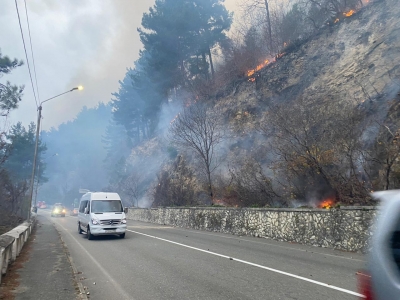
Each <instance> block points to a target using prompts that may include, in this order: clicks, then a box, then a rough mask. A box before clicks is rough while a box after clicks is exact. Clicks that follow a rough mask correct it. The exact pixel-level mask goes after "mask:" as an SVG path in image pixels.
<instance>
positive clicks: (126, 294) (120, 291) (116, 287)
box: [57, 222, 133, 299]
mask: <svg viewBox="0 0 400 300" xmlns="http://www.w3.org/2000/svg"><path fill="white" fill-rule="evenodd" d="M57 225H59V226H60V227H61V228H62V229H63V230H64V231H65V232H66V233H68V234H69V236H70V237H71V238H72V239H73V240H74V241H75V242H76V244H77V245H79V247H81V249H82V250H83V252H85V253H86V254H87V256H89V257H90V259H91V260H92V261H93V262H94V264H95V265H96V266H97V267H98V268H99V269H100V271H101V272H102V273H103V274H104V276H105V277H107V278H108V280H109V281H110V282H111V283H112V284H113V285H114V287H115V289H116V290H117V291H118V292H119V293H120V294H121V296H122V299H133V298H132V295H129V294H128V293H127V292H125V291H124V290H123V289H122V287H121V286H120V285H119V284H118V283H117V282H116V281H115V280H114V279H113V277H112V276H111V275H110V274H108V272H107V271H106V270H105V269H104V268H103V267H102V266H101V264H100V263H99V262H98V261H97V260H96V259H95V258H94V257H93V256H92V255H91V254H90V253H89V251H87V250H86V248H85V247H84V246H82V244H81V243H80V242H79V241H78V240H77V239H76V238H75V237H74V236H73V235H72V234H71V233H70V232H69V231H68V229H66V228H65V227H64V226H62V225H61V224H60V223H59V222H57Z"/></svg>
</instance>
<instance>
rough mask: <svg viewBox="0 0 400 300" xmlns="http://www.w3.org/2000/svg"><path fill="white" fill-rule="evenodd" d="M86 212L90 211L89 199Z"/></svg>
mask: <svg viewBox="0 0 400 300" xmlns="http://www.w3.org/2000/svg"><path fill="white" fill-rule="evenodd" d="M87 208H88V212H90V201H88V203H87Z"/></svg>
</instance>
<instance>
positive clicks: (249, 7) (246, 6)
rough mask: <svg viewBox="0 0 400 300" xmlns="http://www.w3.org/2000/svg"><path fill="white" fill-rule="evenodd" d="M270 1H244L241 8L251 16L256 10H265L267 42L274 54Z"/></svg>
mask: <svg viewBox="0 0 400 300" xmlns="http://www.w3.org/2000/svg"><path fill="white" fill-rule="evenodd" d="M269 2H270V0H242V3H241V6H242V8H243V10H244V12H245V14H246V15H249V14H251V13H252V12H253V11H254V10H258V9H260V8H261V9H263V10H265V19H266V23H267V35H268V37H267V41H268V44H269V46H270V52H271V53H272V52H273V49H272V45H273V41H272V26H271V13H270V5H269Z"/></svg>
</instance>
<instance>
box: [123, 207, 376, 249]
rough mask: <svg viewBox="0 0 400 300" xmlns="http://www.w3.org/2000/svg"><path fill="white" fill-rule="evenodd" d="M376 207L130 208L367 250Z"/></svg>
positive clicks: (180, 220) (132, 214)
mask: <svg viewBox="0 0 400 300" xmlns="http://www.w3.org/2000/svg"><path fill="white" fill-rule="evenodd" d="M376 212H377V210H376V209H375V208H374V207H355V208H341V209H277V208H276V209H274V208H268V209H264V208H263V209H260V208H245V209H244V208H243V209H236V208H154V209H130V210H129V213H128V218H129V219H132V220H137V221H143V222H150V223H157V224H163V225H170V226H176V227H183V228H191V229H199V230H207V231H216V232H223V233H231V234H236V235H249V236H256V237H264V238H272V239H275V240H279V241H286V242H296V243H301V244H307V245H312V246H318V247H327V248H334V249H339V250H345V251H357V252H366V251H367V250H368V241H369V238H370V236H371V234H372V233H371V229H370V226H371V223H372V221H373V219H374V218H375V216H376Z"/></svg>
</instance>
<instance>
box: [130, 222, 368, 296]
mask: <svg viewBox="0 0 400 300" xmlns="http://www.w3.org/2000/svg"><path fill="white" fill-rule="evenodd" d="M127 231H130V232H133V233H136V234H140V235H143V236H147V237H149V238H153V239H157V240H160V241H164V242H167V243H171V244H174V245H178V246H181V247H185V248H189V249H192V250H196V251H200V252H203V253H207V254H211V255H215V256H218V257H222V258H227V259H230V260H233V261H237V262H240V263H243V264H246V265H250V266H253V267H257V268H261V269H264V270H268V271H271V272H275V273H278V274H282V275H285V276H288V277H292V278H296V279H299V280H303V281H307V282H310V283H314V284H316V285H320V286H323V287H326V288H330V289H333V290H337V291H340V292H343V293H346V294H350V295H354V296H357V297H361V298H366V297H365V296H364V295H362V294H359V293H356V292H353V291H350V290H346V289H343V288H341V287H337V286H334V285H330V284H327V283H323V282H320V281H316V280H312V279H309V278H306V277H302V276H298V275H295V274H291V273H288V272H284V271H280V270H277V269H273V268H269V267H266V266H263V265H259V264H255V263H252V262H249V261H246V260H242V259H237V258H234V257H230V256H227V255H223V254H219V253H216V252H212V251H208V250H204V249H200V248H196V247H192V246H189V245H185V244H181V243H177V242H174V241H170V240H167V239H163V238H160V237H156V236H153V235H149V234H145V233H141V232H138V231H134V230H130V229H127Z"/></svg>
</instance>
